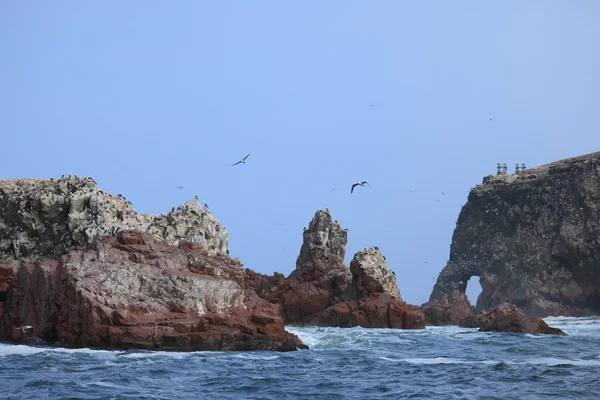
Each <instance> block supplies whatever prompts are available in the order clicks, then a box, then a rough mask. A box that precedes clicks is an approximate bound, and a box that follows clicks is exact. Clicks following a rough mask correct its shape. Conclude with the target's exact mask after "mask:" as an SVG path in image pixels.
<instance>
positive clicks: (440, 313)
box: [421, 290, 473, 325]
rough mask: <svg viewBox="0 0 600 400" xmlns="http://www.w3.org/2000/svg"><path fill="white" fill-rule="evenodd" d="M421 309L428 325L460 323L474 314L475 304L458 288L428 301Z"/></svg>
mask: <svg viewBox="0 0 600 400" xmlns="http://www.w3.org/2000/svg"><path fill="white" fill-rule="evenodd" d="M421 309H422V310H423V313H424V314H425V320H426V322H427V324H428V325H458V324H459V322H460V321H461V320H463V319H465V318H468V317H470V316H471V315H473V306H472V305H471V302H470V301H469V299H468V298H467V295H466V294H464V293H460V292H459V291H458V290H455V291H453V292H452V293H444V294H443V295H441V296H440V298H438V299H435V300H431V301H428V302H427V303H425V304H423V305H422V306H421Z"/></svg>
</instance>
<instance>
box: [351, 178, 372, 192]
mask: <svg viewBox="0 0 600 400" xmlns="http://www.w3.org/2000/svg"><path fill="white" fill-rule="evenodd" d="M365 183H366V184H367V185H369V182H367V181H362V182H356V183H355V184H354V185H352V189H350V193H352V192H354V188H355V187H357V186H365ZM369 187H372V186H371V185H369Z"/></svg>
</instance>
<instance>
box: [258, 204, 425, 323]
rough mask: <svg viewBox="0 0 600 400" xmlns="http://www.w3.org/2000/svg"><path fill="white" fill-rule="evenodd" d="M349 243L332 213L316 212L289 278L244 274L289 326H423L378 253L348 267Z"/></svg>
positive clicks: (360, 257) (363, 256)
mask: <svg viewBox="0 0 600 400" xmlns="http://www.w3.org/2000/svg"><path fill="white" fill-rule="evenodd" d="M346 243H347V233H346V230H344V229H343V228H342V227H341V226H340V224H339V223H337V221H334V220H333V219H332V217H331V213H330V212H329V210H318V211H317V212H316V213H315V216H314V217H313V219H312V221H311V222H310V224H309V227H308V229H306V230H305V231H304V241H303V243H302V248H301V250H300V255H299V256H298V259H297V261H296V269H295V270H294V271H293V272H292V273H291V274H290V276H288V278H287V279H286V278H284V277H283V275H281V274H277V273H276V274H275V276H274V277H271V276H267V275H263V274H258V273H256V272H254V271H252V270H246V273H247V274H248V275H249V276H252V284H251V285H252V287H253V288H254V290H255V291H256V293H257V294H258V295H259V296H260V297H262V298H264V299H266V300H268V301H270V302H272V303H278V304H280V305H281V309H282V313H283V316H284V319H285V322H286V324H290V325H318V326H336V327H354V326H363V327H370V328H400V329H420V328H424V327H425V317H424V315H423V313H422V311H421V310H420V309H419V307H417V306H414V305H410V304H407V303H405V302H403V301H402V297H401V295H400V290H399V289H398V286H397V285H396V279H395V275H394V273H393V272H392V271H391V270H390V269H389V268H388V267H387V265H386V263H385V257H383V255H382V254H381V252H380V251H379V249H377V248H372V249H365V250H362V251H360V252H358V253H356V254H355V255H354V258H353V260H352V262H351V263H350V268H348V267H347V266H346V264H345V263H344V256H345V253H346Z"/></svg>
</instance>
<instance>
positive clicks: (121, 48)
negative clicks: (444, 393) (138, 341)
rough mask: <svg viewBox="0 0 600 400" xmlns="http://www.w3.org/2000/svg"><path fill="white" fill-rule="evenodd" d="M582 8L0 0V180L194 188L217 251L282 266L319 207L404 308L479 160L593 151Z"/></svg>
mask: <svg viewBox="0 0 600 400" xmlns="http://www.w3.org/2000/svg"><path fill="white" fill-rule="evenodd" d="M599 19H600V2H598V1H594V0H591V1H528V2H521V1H503V2H494V3H493V4H492V2H481V1H454V2H443V1H437V2H429V1H420V2H407V1H406V2H401V1H391V0H390V1H348V0H345V1H341V0H340V1H327V2H323V1H254V2H243V1H211V2H208V1H174V2H167V1H149V0H144V1H137V0H129V1H101V2H100V1H56V2H39V1H23V0H19V1H9V0H6V1H2V2H1V3H0V59H1V60H2V61H1V62H0V90H1V91H2V95H1V96H0V143H1V144H2V147H3V149H2V151H1V154H2V163H1V168H0V179H9V178H17V177H37V178H49V177H59V176H60V175H61V174H76V175H81V176H93V177H94V178H95V179H96V181H97V182H98V183H99V185H100V186H101V187H102V188H104V189H106V190H108V191H110V192H112V193H114V194H116V193H123V194H124V195H125V196H126V197H127V198H128V199H130V200H131V201H132V202H133V205H134V208H135V209H136V210H137V211H140V212H150V213H161V212H165V211H167V210H169V209H170V208H171V207H172V206H173V205H174V204H175V205H177V204H181V203H182V202H184V201H185V200H187V199H190V198H192V197H193V195H194V194H195V193H197V194H198V196H199V197H200V199H201V200H204V201H206V202H207V203H208V204H209V206H210V209H211V211H212V212H213V214H214V215H215V216H216V217H217V218H218V219H219V220H220V221H221V222H222V223H223V224H225V226H226V229H227V230H228V231H229V235H230V241H229V244H230V248H231V253H232V255H233V256H234V257H239V258H240V259H241V260H242V262H243V263H244V265H245V266H246V267H250V268H253V269H255V270H257V271H260V272H263V273H272V272H274V271H279V272H282V273H284V274H286V275H287V274H289V273H290V272H291V271H292V270H293V269H294V268H295V261H296V257H297V255H298V252H299V249H300V245H301V241H302V228H303V227H304V226H306V225H307V224H308V222H309V221H310V219H311V218H312V216H313V215H314V212H315V211H316V210H317V209H318V208H324V207H328V208H329V209H330V210H331V212H332V213H333V216H334V218H336V219H337V220H338V221H339V222H340V223H341V224H342V225H343V226H344V227H346V228H348V229H349V243H348V247H347V262H349V261H350V259H351V258H352V255H353V254H354V253H355V252H356V251H359V250H361V249H363V248H364V247H369V246H373V245H377V246H379V247H380V249H381V250H382V251H383V253H384V254H385V255H386V257H387V260H388V265H389V266H390V267H391V268H392V269H393V270H395V271H396V276H397V277H398V285H399V287H400V290H401V292H402V294H403V297H404V299H405V300H406V301H408V302H411V303H416V304H421V303H422V302H425V301H426V300H427V299H428V297H429V294H430V293H431V290H432V288H433V284H434V280H433V278H434V277H437V274H438V273H439V271H440V270H441V269H442V268H443V266H444V265H445V263H446V261H447V259H448V254H449V246H450V242H451V236H452V231H453V229H454V225H455V221H456V219H457V217H458V213H459V212H460V208H461V206H462V205H463V204H464V203H465V201H466V198H467V195H468V193H469V189H470V188H471V187H473V186H475V185H476V184H479V183H480V182H481V179H482V177H483V176H485V175H488V174H492V173H495V166H496V163H497V162H506V163H507V164H508V165H509V168H510V170H512V169H513V165H514V163H516V162H524V163H526V164H527V165H528V166H530V167H533V166H535V165H539V164H543V163H546V162H550V161H554V160H557V159H561V158H566V157H571V156H576V155H581V154H584V153H589V152H593V151H598V150H599V148H600V135H599V134H598V132H599V131H600V123H599V122H598V116H599V112H598V111H600V73H599V71H600V52H599V51H598V43H599V42H600V24H598V20H599ZM372 104H374V106H373V107H371V105H372ZM490 118H492V120H491V121H490ZM248 152H251V153H252V154H251V156H250V157H249V158H248V160H247V164H245V165H241V166H236V167H230V164H232V163H233V162H235V161H237V160H238V159H240V158H241V157H243V156H244V155H245V154H247V153H248ZM358 180H367V181H368V182H369V183H370V184H371V185H372V188H368V187H365V188H358V190H356V191H355V193H354V194H350V190H349V189H350V185H351V184H352V183H353V182H356V181H358ZM180 185H182V186H185V189H183V190H178V189H177V186H180ZM333 188H337V189H338V190H332V189H333ZM414 189H417V191H416V192H414V193H411V192H410V190H414ZM442 191H443V192H444V195H442V194H441V192H442ZM436 200H439V202H437V201H436ZM279 223H281V224H282V225H278V224H279ZM284 249H285V250H284ZM475 286H478V285H477V284H475V285H471V284H470V285H469V288H468V290H467V291H468V294H471V295H472V292H473V290H475V289H479V288H476V287H475Z"/></svg>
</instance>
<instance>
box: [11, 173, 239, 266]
mask: <svg viewBox="0 0 600 400" xmlns="http://www.w3.org/2000/svg"><path fill="white" fill-rule="evenodd" d="M127 229H130V230H136V231H140V232H147V233H150V234H151V235H152V236H154V237H155V238H156V239H159V240H166V241H167V242H168V243H170V244H172V245H177V243H178V241H179V240H181V239H185V240H188V241H191V242H194V243H198V244H199V245H200V246H201V247H203V248H205V249H207V250H214V251H217V252H220V253H224V254H229V250H228V247H227V242H228V238H227V232H226V231H225V228H223V226H222V225H221V224H220V223H219V221H217V220H216V219H215V218H214V217H213V216H212V215H211V213H210V212H209V211H208V209H206V208H205V207H201V206H200V204H198V201H197V200H191V201H188V202H187V203H185V204H184V205H182V206H180V207H178V208H176V209H173V210H171V211H170V212H169V213H167V214H164V215H161V216H154V215H151V214H138V213H136V212H135V211H134V210H133V209H132V207H131V203H130V202H129V201H128V200H126V199H125V198H124V197H123V196H121V195H118V196H112V195H111V194H109V193H107V192H105V191H103V190H101V189H99V188H98V186H97V185H96V182H95V181H94V180H93V179H92V178H89V177H69V178H64V179H56V180H38V179H15V180H7V181H1V182H0V260H2V259H5V260H7V259H19V260H35V259H36V258H37V257H40V256H49V257H53V258H57V257H59V256H60V255H62V254H64V253H66V252H67V251H69V250H70V249H74V248H82V247H88V246H90V245H91V244H92V243H94V242H95V241H97V240H101V239H102V238H104V237H107V236H111V235H114V234H116V232H118V231H120V230H127Z"/></svg>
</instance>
